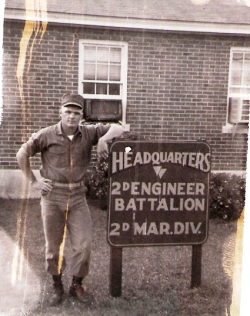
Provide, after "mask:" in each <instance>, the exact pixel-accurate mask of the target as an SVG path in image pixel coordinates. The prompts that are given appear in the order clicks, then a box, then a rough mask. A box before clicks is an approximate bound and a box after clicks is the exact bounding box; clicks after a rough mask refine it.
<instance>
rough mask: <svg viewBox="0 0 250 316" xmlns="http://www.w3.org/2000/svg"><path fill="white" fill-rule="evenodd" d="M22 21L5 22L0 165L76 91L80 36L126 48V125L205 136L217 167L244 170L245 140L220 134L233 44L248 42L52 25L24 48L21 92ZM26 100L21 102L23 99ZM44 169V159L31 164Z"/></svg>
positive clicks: (160, 136) (161, 135) (151, 134)
mask: <svg viewBox="0 0 250 316" xmlns="http://www.w3.org/2000/svg"><path fill="white" fill-rule="evenodd" d="M23 28H24V23H17V22H15V23H14V22H5V24H4V58H3V117H2V123H1V126H0V164H1V168H2V169H17V168H18V166H17V163H16V159H15V154H16V152H17V150H18V149H19V147H20V145H21V144H22V142H24V141H26V140H27V139H28V137H29V136H30V134H31V133H33V132H34V131H36V130H38V129H39V128H41V127H44V126H47V125H50V124H54V123H57V121H58V119H59V115H58V111H59V106H60V97H61V95H62V94H63V93H65V92H67V91H69V92H77V90H78V47H79V39H98V40H115V41H126V42H127V43H128V94H127V100H128V101H127V123H128V124H130V126H131V131H132V132H135V133H138V134H140V135H143V136H145V137H146V138H148V139H152V140H154V139H157V140H171V141H188V140H197V139H206V140H207V141H208V143H209V144H210V145H211V148H212V152H213V164H212V167H213V169H214V170H245V169H246V152H247V135H244V134H236V135H235V136H234V138H233V137H232V134H223V133H222V126H223V125H224V124H225V122H226V101H227V84H228V69H229V54H230V47H231V46H248V47H250V38H248V37H246V38H244V37H235V36H225V37H223V36H211V35H190V34H170V33H153V32H133V31H118V30H104V29H102V30H101V29H100V30H99V29H91V28H81V27H69V26H60V27H59V26H55V25H51V24H49V25H48V26H47V30H46V32H45V34H44V36H43V38H42V39H41V41H40V40H39V37H37V38H35V36H34V34H33V36H32V38H31V39H30V41H29V43H28V46H27V54H26V62H25V67H24V72H23V82H22V85H21V87H22V89H21V90H20V88H19V84H18V80H17V77H16V70H17V63H18V58H19V43H20V40H21V38H22V33H23ZM21 96H22V98H21ZM32 161H33V162H32V163H33V167H38V166H39V157H37V158H35V159H33V160H32Z"/></svg>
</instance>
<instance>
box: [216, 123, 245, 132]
mask: <svg viewBox="0 0 250 316" xmlns="http://www.w3.org/2000/svg"><path fill="white" fill-rule="evenodd" d="M222 133H224V134H248V125H247V124H238V125H234V124H230V123H227V124H226V125H224V126H222Z"/></svg>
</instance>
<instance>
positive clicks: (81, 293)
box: [69, 276, 92, 303]
mask: <svg viewBox="0 0 250 316" xmlns="http://www.w3.org/2000/svg"><path fill="white" fill-rule="evenodd" d="M82 280H83V278H78V277H75V276H74V277H73V279H72V284H71V287H70V290H69V295H70V296H72V297H74V298H77V299H78V300H79V301H80V302H82V303H88V302H90V301H91V299H92V297H91V295H90V294H89V293H88V292H86V291H85V289H84V288H83V287H82Z"/></svg>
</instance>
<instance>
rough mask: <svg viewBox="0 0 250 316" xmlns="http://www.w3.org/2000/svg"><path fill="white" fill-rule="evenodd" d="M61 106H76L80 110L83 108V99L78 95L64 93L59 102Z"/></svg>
mask: <svg viewBox="0 0 250 316" xmlns="http://www.w3.org/2000/svg"><path fill="white" fill-rule="evenodd" d="M61 105H62V106H65V107H66V106H70V105H73V106H77V107H78V108H80V109H81V110H83V108H84V98H83V97H82V96H81V95H79V94H70V93H66V94H64V95H63V96H62V101H61Z"/></svg>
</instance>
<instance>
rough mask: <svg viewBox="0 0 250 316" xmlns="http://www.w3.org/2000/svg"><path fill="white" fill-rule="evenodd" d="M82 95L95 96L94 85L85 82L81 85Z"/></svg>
mask: <svg viewBox="0 0 250 316" xmlns="http://www.w3.org/2000/svg"><path fill="white" fill-rule="evenodd" d="M83 93H85V94H95V84H94V83H92V82H85V83H84V84H83Z"/></svg>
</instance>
